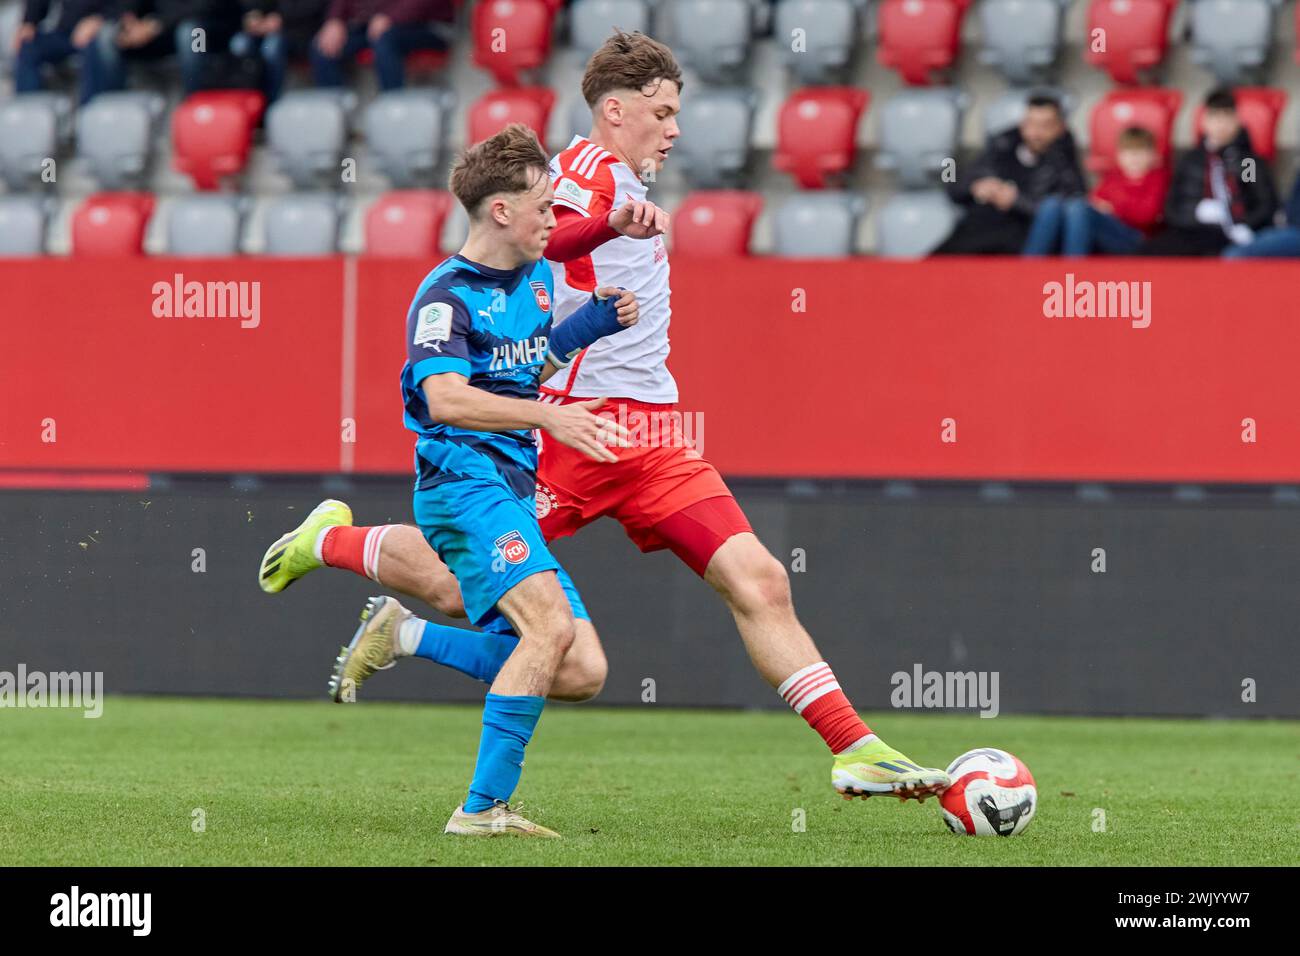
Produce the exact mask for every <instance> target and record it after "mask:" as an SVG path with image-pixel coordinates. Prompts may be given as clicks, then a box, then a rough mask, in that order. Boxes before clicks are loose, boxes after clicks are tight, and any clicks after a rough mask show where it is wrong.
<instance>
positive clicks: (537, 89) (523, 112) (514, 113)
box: [469, 86, 555, 143]
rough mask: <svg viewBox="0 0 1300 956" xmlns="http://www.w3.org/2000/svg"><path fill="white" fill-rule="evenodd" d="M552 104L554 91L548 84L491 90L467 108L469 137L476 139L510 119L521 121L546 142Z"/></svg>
mask: <svg viewBox="0 0 1300 956" xmlns="http://www.w3.org/2000/svg"><path fill="white" fill-rule="evenodd" d="M554 105H555V93H554V92H553V91H552V90H551V89H549V88H548V87H543V86H519V87H514V88H513V89H504V90H490V91H488V92H487V93H486V94H485V95H484V96H482V97H480V98H479V100H478V101H477V102H476V103H474V105H473V106H471V107H470V109H469V141H470V142H471V143H479V142H482V141H483V140H485V139H487V138H488V137H489V136H494V135H496V134H497V133H499V132H501V130H503V129H505V127H506V126H508V125H509V124H510V123H523V124H524V125H525V126H527V127H528V128H529V129H531V130H532V131H533V132H534V133H536V134H537V138H538V139H540V140H541V141H542V142H546V121H547V120H548V119H549V118H550V116H551V107H552V106H554Z"/></svg>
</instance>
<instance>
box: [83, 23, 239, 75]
mask: <svg viewBox="0 0 1300 956" xmlns="http://www.w3.org/2000/svg"><path fill="white" fill-rule="evenodd" d="M119 11H120V13H119V15H118V17H117V19H116V20H115V21H114V22H113V23H110V24H107V25H106V26H105V27H104V28H103V29H102V30H100V31H99V36H98V37H97V38H96V42H95V45H94V49H93V56H94V59H95V60H96V64H95V67H96V68H97V69H99V70H100V71H102V75H103V78H104V88H105V89H109V90H120V89H123V88H124V87H125V86H126V67H127V65H128V64H129V63H140V62H151V61H155V60H160V59H162V58H163V57H166V56H172V55H173V54H174V55H175V56H176V58H177V60H178V62H179V63H180V68H181V82H182V84H183V85H184V87H185V92H186V93H193V92H194V91H195V90H198V89H199V88H200V87H201V85H202V70H203V61H202V57H203V56H204V55H205V54H207V53H221V52H223V51H225V50H226V49H227V48H228V47H229V45H230V38H231V37H233V36H234V35H235V33H236V32H237V31H238V30H239V18H240V12H241V11H240V7H239V0H121V5H120V7H119ZM91 52H92V51H88V55H89V54H90V53H91Z"/></svg>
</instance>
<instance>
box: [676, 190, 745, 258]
mask: <svg viewBox="0 0 1300 956" xmlns="http://www.w3.org/2000/svg"><path fill="white" fill-rule="evenodd" d="M762 209H763V197H762V196H760V195H759V194H758V193H750V192H745V191H743V190H740V189H717V190H700V191H698V192H693V193H691V194H690V195H689V196H687V197H686V200H685V202H683V203H682V204H681V205H680V206H678V207H677V211H676V212H674V213H673V216H672V234H673V235H672V238H673V254H674V255H679V256H698V257H713V256H746V255H749V234H750V232H751V231H752V229H753V228H754V220H755V219H757V218H758V214H759V212H761V211H762Z"/></svg>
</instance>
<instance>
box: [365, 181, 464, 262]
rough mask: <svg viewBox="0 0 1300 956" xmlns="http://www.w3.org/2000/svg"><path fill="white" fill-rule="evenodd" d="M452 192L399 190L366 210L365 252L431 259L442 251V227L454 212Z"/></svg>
mask: <svg viewBox="0 0 1300 956" xmlns="http://www.w3.org/2000/svg"><path fill="white" fill-rule="evenodd" d="M451 204H452V198H451V193H449V192H444V191H443V190H439V189H396V190H393V191H392V192H389V193H384V195H382V196H380V197H379V200H378V201H377V202H376V203H375V204H374V205H372V206H371V207H370V209H369V210H368V211H367V212H366V253H367V254H368V255H372V256H390V257H404V256H410V257H420V258H429V257H432V256H439V255H441V253H442V227H443V223H444V222H446V220H447V214H448V213H449V212H451Z"/></svg>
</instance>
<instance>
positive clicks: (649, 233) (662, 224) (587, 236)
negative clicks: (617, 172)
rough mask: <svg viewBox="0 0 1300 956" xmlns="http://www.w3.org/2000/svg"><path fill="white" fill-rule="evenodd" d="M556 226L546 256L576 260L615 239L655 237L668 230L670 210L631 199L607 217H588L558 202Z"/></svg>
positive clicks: (554, 258) (606, 215)
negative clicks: (667, 211) (622, 237)
mask: <svg viewBox="0 0 1300 956" xmlns="http://www.w3.org/2000/svg"><path fill="white" fill-rule="evenodd" d="M553 208H554V209H555V220H556V226H555V228H554V229H553V230H552V231H551V236H550V238H549V239H548V240H547V242H546V252H545V256H546V258H547V259H550V260H551V261H552V262H572V261H573V260H574V259H581V258H583V257H584V256H589V255H591V253H592V251H593V250H595V249H596V248H597V247H598V246H602V245H604V244H605V243H607V242H609V241H610V240H611V239H617V238H618V237H619V236H627V237H629V238H631V239H653V238H654V237H655V236H659V235H663V234H664V233H665V232H667V231H668V213H666V212H664V211H663V210H662V209H660V208H659V207H658V206H656V205H655V204H654V203H652V202H637V201H636V200H633V199H629V200H628V201H627V202H625V203H623V205H621V206H619V207H618V208H617V209H611V210H610V211H609V212H608V213H607V214H605V215H604V216H586V215H584V214H582V213H580V212H577V211H576V210H573V209H570V208H568V207H566V206H560V205H557V206H555V207H553Z"/></svg>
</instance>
